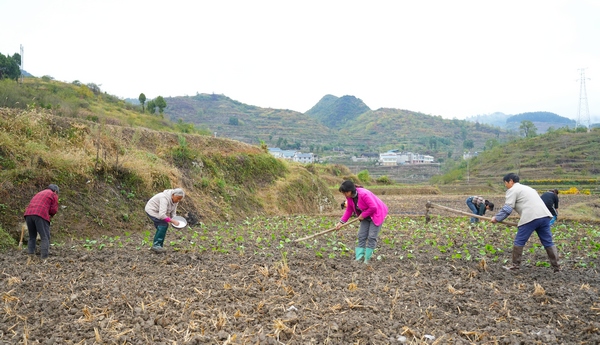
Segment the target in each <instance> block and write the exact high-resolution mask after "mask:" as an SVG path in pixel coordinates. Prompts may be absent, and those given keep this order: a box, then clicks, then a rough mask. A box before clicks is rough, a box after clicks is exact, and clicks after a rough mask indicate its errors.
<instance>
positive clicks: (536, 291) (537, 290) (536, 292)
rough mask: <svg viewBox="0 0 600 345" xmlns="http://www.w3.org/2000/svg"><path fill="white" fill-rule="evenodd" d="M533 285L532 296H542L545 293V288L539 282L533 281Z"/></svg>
mask: <svg viewBox="0 0 600 345" xmlns="http://www.w3.org/2000/svg"><path fill="white" fill-rule="evenodd" d="M533 286H534V290H533V295H534V296H543V295H545V294H546V290H544V288H543V287H542V286H541V285H540V284H538V283H533Z"/></svg>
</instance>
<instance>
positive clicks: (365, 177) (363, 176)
mask: <svg viewBox="0 0 600 345" xmlns="http://www.w3.org/2000/svg"><path fill="white" fill-rule="evenodd" d="M356 176H357V177H358V179H359V180H360V182H363V183H368V182H371V176H370V175H369V171H368V170H363V171H361V172H359V173H358V175H356Z"/></svg>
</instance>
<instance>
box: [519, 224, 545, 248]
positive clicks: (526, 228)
mask: <svg viewBox="0 0 600 345" xmlns="http://www.w3.org/2000/svg"><path fill="white" fill-rule="evenodd" d="M550 219H551V218H550V217H544V218H538V219H534V220H532V221H531V222H529V223H526V224H523V225H521V226H519V228H518V229H519V230H517V236H516V237H515V241H514V245H515V246H518V247H523V246H525V243H527V240H529V237H531V234H532V233H533V232H534V231H535V232H536V233H537V235H538V237H539V238H540V242H542V245H543V246H544V248H548V247H552V246H554V242H553V241H552V231H551V230H550Z"/></svg>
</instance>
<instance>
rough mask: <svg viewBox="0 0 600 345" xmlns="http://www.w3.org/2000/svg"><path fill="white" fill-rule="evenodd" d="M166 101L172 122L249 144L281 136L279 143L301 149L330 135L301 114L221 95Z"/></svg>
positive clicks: (178, 98) (174, 98) (323, 127)
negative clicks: (183, 123) (182, 123)
mask: <svg viewBox="0 0 600 345" xmlns="http://www.w3.org/2000/svg"><path fill="white" fill-rule="evenodd" d="M166 101H167V104H168V107H167V109H166V110H165V114H166V115H167V116H168V117H169V118H170V119H172V120H173V121H178V120H180V119H181V120H182V121H184V122H189V123H193V124H195V125H197V126H200V127H202V128H205V129H208V130H209V131H210V132H213V133H216V135H217V136H223V137H226V138H230V139H235V140H240V141H243V142H246V143H250V144H255V145H257V144H259V143H260V142H261V141H262V142H266V143H272V144H276V140H278V138H282V140H281V141H280V143H279V144H280V145H279V146H287V147H296V148H300V146H305V147H306V146H308V145H313V146H314V145H318V144H320V143H321V139H322V138H323V137H327V136H328V135H330V132H329V129H328V128H327V127H325V126H324V125H323V124H321V123H319V122H317V121H314V120H313V119H311V118H310V117H309V116H307V115H304V114H302V113H299V112H296V111H292V110H282V109H271V108H260V107H255V106H252V105H247V104H244V103H240V102H238V101H235V100H232V99H231V98H229V97H227V96H223V95H215V94H210V95H209V94H197V95H196V96H185V97H168V98H166ZM283 140H285V143H284V142H283Z"/></svg>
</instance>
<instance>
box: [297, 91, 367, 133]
mask: <svg viewBox="0 0 600 345" xmlns="http://www.w3.org/2000/svg"><path fill="white" fill-rule="evenodd" d="M369 110H371V109H370V108H369V107H368V106H367V105H366V104H365V103H364V102H363V101H362V100H361V99H360V98H356V97H354V96H342V97H336V96H333V95H325V96H324V97H323V98H321V100H320V101H319V102H318V103H317V104H315V106H314V107H312V108H310V110H308V111H307V112H306V113H305V114H306V115H308V116H310V117H312V118H314V119H316V120H318V121H320V122H321V123H323V124H324V125H325V126H327V127H329V128H341V127H343V126H344V124H345V123H348V122H350V121H352V120H354V119H355V118H357V117H358V116H359V115H360V114H363V113H365V112H367V111H369Z"/></svg>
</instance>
